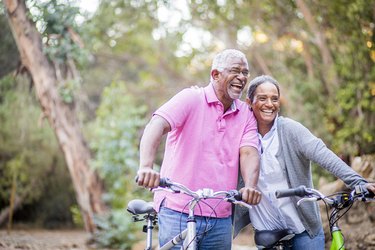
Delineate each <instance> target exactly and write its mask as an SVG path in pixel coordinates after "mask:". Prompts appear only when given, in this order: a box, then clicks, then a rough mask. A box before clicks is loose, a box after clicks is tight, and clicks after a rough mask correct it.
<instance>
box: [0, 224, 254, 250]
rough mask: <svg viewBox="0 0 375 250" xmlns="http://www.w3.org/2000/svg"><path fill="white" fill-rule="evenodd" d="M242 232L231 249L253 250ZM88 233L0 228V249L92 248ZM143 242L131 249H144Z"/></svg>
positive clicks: (245, 234)
mask: <svg viewBox="0 0 375 250" xmlns="http://www.w3.org/2000/svg"><path fill="white" fill-rule="evenodd" d="M248 233H249V232H244V233H242V234H241V235H240V236H238V237H237V238H236V239H235V241H234V242H233V250H255V249H256V248H254V247H252V237H251V236H249V234H248ZM88 239H89V235H88V234H87V233H86V232H84V231H82V230H38V229H28V230H19V229H18V230H13V231H12V232H11V233H10V234H8V233H7V231H5V230H0V250H20V249H21V250H22V249H30V250H93V248H90V247H87V246H86V244H85V243H86V241H87V240H88ZM142 243H143V242H141V243H139V244H137V245H135V246H134V248H133V250H141V249H144V248H143V247H144V246H143V244H142ZM102 250H103V249H102Z"/></svg>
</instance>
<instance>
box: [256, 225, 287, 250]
mask: <svg viewBox="0 0 375 250" xmlns="http://www.w3.org/2000/svg"><path fill="white" fill-rule="evenodd" d="M293 237H294V233H293V232H292V231H290V230H289V229H281V230H262V231H255V236H254V240H255V244H256V246H257V247H258V248H259V249H263V248H272V247H274V246H275V245H277V243H278V242H282V241H288V240H290V239H291V238H293Z"/></svg>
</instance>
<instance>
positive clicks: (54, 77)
mask: <svg viewBox="0 0 375 250" xmlns="http://www.w3.org/2000/svg"><path fill="white" fill-rule="evenodd" d="M4 4H5V9H6V12H7V15H8V21H9V24H10V27H11V30H12V33H13V36H14V39H15V41H16V43H17V47H18V50H19V53H20V57H21V62H22V65H23V66H24V67H25V69H26V70H27V71H28V72H29V74H30V76H31V78H32V81H33V84H34V86H35V90H36V95H37V98H38V100H39V102H40V105H41V108H42V111H43V114H44V116H45V117H46V118H47V119H48V121H49V123H50V125H51V127H52V128H53V130H54V132H55V135H56V137H57V140H58V142H59V144H60V146H61V149H62V151H63V153H64V156H65V160H66V163H67V166H68V169H69V172H70V175H71V178H72V182H73V186H74V189H75V193H76V197H77V202H78V205H79V206H80V208H81V213H82V216H83V219H84V222H85V229H86V230H87V231H88V232H91V233H92V232H93V231H94V229H95V224H94V220H93V218H94V215H95V214H102V213H103V212H104V211H105V210H106V207H105V205H104V203H103V201H102V194H103V186H102V183H101V181H100V179H99V177H98V175H97V174H96V172H95V171H93V170H92V169H91V168H90V166H89V161H90V159H91V156H90V151H89V149H88V146H87V144H86V142H85V139H84V138H83V135H82V133H81V130H80V124H79V121H78V118H77V115H76V113H75V103H74V99H69V98H66V96H65V98H63V97H64V96H63V94H64V92H61V90H62V89H63V88H61V86H62V85H63V86H64V84H65V86H66V84H67V83H69V82H72V81H73V82H74V81H75V80H77V77H78V75H77V71H76V69H75V65H74V62H73V60H71V58H69V57H66V58H65V60H64V61H62V62H56V61H53V60H50V59H49V58H48V57H47V56H46V55H45V54H44V53H43V49H44V46H43V44H42V39H41V35H40V33H39V32H38V31H37V30H36V27H35V24H33V23H32V21H31V20H30V19H29V18H28V16H29V12H28V9H27V7H26V4H25V1H22V0H5V1H4ZM69 28H70V27H66V30H64V31H66V33H68V32H67V31H69ZM71 39H73V36H71ZM65 93H66V92H65Z"/></svg>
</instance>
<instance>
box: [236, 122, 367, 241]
mask: <svg viewBox="0 0 375 250" xmlns="http://www.w3.org/2000/svg"><path fill="white" fill-rule="evenodd" d="M277 129H278V135H279V141H280V148H279V150H278V153H277V154H276V158H277V159H278V161H279V163H280V166H281V168H282V170H283V172H284V173H285V176H286V177H287V182H288V185H289V187H290V188H295V187H298V186H300V185H304V186H306V187H308V188H310V187H313V182H312V174H311V162H315V163H317V164H318V165H319V166H321V167H323V168H324V169H326V170H328V171H329V172H331V173H332V174H334V175H335V176H336V177H338V178H340V179H341V180H343V181H344V183H345V184H346V185H347V186H348V187H349V188H354V186H356V185H359V184H365V183H367V181H366V180H365V179H363V178H362V177H361V176H360V175H358V174H357V173H356V172H355V171H354V170H352V169H351V168H350V167H349V166H348V165H347V164H346V163H345V162H344V161H342V160H341V159H340V158H339V157H338V156H337V155H336V154H335V153H333V152H332V151H331V150H330V149H328V148H327V147H326V145H325V144H324V143H323V141H322V140H321V139H319V138H317V137H316V136H314V135H313V134H312V133H311V132H310V131H309V130H308V129H307V128H306V127H304V126H303V125H302V124H301V123H299V122H296V121H294V120H292V119H289V118H285V117H282V116H279V117H278V123H277ZM239 185H240V186H239V187H242V186H243V182H242V180H240V181H239ZM291 198H292V201H293V203H294V204H295V206H296V209H297V211H298V215H299V218H300V219H301V221H302V224H303V225H304V227H305V229H306V231H307V232H308V234H309V235H310V237H311V238H314V237H315V236H316V235H317V234H318V232H319V230H320V228H321V227H322V224H321V218H320V212H319V206H318V204H317V202H305V203H302V204H301V205H300V206H297V201H298V198H296V197H291ZM248 213H249V210H248V209H247V208H244V207H239V206H237V207H236V209H235V212H234V221H233V223H234V237H235V236H236V235H237V234H238V233H239V232H240V230H241V229H242V228H244V227H245V226H246V225H248V224H249V223H250V218H249V214H248Z"/></svg>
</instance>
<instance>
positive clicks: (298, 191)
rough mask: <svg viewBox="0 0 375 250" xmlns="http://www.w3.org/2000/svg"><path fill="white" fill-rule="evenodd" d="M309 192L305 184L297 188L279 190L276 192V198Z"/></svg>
mask: <svg viewBox="0 0 375 250" xmlns="http://www.w3.org/2000/svg"><path fill="white" fill-rule="evenodd" d="M306 194H308V192H307V190H306V187H305V186H299V187H297V188H291V189H284V190H277V191H276V192H275V195H276V198H283V197H290V196H300V197H302V196H305V195H306Z"/></svg>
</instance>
